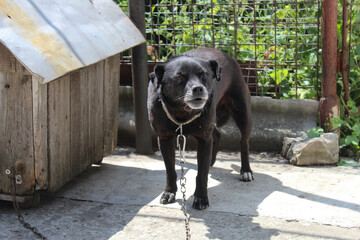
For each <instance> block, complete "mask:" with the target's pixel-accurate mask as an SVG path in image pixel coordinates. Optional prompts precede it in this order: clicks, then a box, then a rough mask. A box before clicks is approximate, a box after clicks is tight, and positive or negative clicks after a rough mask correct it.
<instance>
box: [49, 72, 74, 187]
mask: <svg viewBox="0 0 360 240" xmlns="http://www.w3.org/2000/svg"><path fill="white" fill-rule="evenodd" d="M48 105H49V106H48V129H49V134H48V143H49V187H48V189H49V191H56V190H58V189H59V188H60V187H62V186H63V185H64V184H65V183H66V182H68V181H69V180H70V179H71V157H70V76H69V75H66V76H64V77H62V78H60V79H58V80H56V81H53V82H51V83H49V84H48Z"/></svg>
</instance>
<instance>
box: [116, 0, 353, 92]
mask: <svg viewBox="0 0 360 240" xmlns="http://www.w3.org/2000/svg"><path fill="white" fill-rule="evenodd" d="M349 1H351V3H350V4H349V7H350V10H351V9H353V8H354V6H356V5H357V4H358V3H357V1H358V0H349ZM118 2H119V5H120V6H122V7H123V9H124V10H125V11H126V8H127V1H126V0H118ZM321 2H322V1H321V0H242V1H240V0H196V1H195V0H145V15H146V16H145V21H146V38H147V45H148V46H147V50H148V55H149V58H148V60H149V64H150V66H153V65H154V64H153V63H156V62H164V61H166V60H167V59H168V58H169V57H171V56H175V55H179V54H182V53H184V52H185V51H188V50H190V49H194V48H199V47H211V48H217V49H221V50H223V51H224V52H226V53H227V54H229V55H230V56H232V57H234V58H235V59H236V60H237V61H238V63H239V65H240V66H241V68H242V70H243V73H244V77H245V80H246V81H247V83H248V86H249V89H250V91H251V94H252V95H258V96H271V97H274V98H313V99H318V98H319V95H320V91H321V87H320V82H321V81H320V77H321V36H320V35H321ZM354 9H355V8H354ZM355 10H356V9H355ZM350 14H352V15H356V14H354V13H351V11H350ZM351 22H354V23H353V25H352V26H353V29H354V27H355V26H356V21H354V20H350V23H351ZM350 28H351V27H350ZM350 42H351V41H350ZM355 45H356V46H358V45H357V44H355ZM355 48H356V47H355ZM349 49H351V48H349ZM353 51H354V50H353ZM126 60H127V58H126V57H125V58H124V59H123V61H124V62H125V61H126ZM349 61H350V60H349ZM150 68H151V67H150Z"/></svg>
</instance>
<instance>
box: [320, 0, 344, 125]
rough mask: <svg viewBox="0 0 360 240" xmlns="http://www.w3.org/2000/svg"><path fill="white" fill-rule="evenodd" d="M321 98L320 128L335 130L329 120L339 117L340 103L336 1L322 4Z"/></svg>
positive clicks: (330, 0) (325, 1)
mask: <svg viewBox="0 0 360 240" xmlns="http://www.w3.org/2000/svg"><path fill="white" fill-rule="evenodd" d="M321 35H322V81H321V90H322V91H321V93H322V97H321V99H320V104H319V112H320V126H321V127H322V128H324V129H325V130H326V131H332V130H335V129H334V128H333V127H332V126H331V122H330V119H331V118H333V117H339V116H340V101H339V97H338V96H337V93H336V72H337V71H336V70H337V61H336V60H337V0H324V1H323V3H322V21H321Z"/></svg>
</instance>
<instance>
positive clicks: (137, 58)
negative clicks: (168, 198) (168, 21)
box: [129, 0, 152, 154]
mask: <svg viewBox="0 0 360 240" xmlns="http://www.w3.org/2000/svg"><path fill="white" fill-rule="evenodd" d="M129 13H130V18H131V19H132V21H133V22H134V24H135V25H136V26H137V28H138V29H139V30H140V31H141V33H142V34H143V35H144V36H145V5H144V1H143V0H131V1H129ZM131 55H132V65H131V68H132V79H133V91H134V106H135V125H136V152H137V153H139V154H152V139H151V128H150V124H149V120H148V116H147V105H146V103H147V86H148V66H147V52H146V44H145V43H144V44H141V45H139V46H136V47H134V48H133V49H131Z"/></svg>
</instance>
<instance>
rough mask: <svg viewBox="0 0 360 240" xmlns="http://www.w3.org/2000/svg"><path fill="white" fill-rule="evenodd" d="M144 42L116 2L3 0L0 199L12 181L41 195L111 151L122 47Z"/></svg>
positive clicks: (20, 190)
mask: <svg viewBox="0 0 360 240" xmlns="http://www.w3.org/2000/svg"><path fill="white" fill-rule="evenodd" d="M144 41H145V40H144V38H143V36H142V34H141V33H140V32H139V31H138V30H137V28H136V27H135V26H134V25H133V23H132V22H131V21H130V20H129V19H128V18H127V17H126V15H125V14H124V13H123V12H122V11H121V9H120V8H119V7H118V6H117V5H116V4H115V3H113V1H112V0H94V1H89V0H78V1H67V0H56V1H55V0H48V1H40V0H33V1H22V0H8V1H2V4H1V6H0V200H11V196H12V180H16V185H15V186H16V195H17V200H18V201H19V202H27V201H30V202H31V201H34V199H35V200H38V195H39V194H38V192H37V191H38V190H46V191H50V192H53V191H56V190H58V189H59V188H60V187H62V186H63V185H64V184H65V183H67V182H68V181H69V180H71V179H72V178H74V176H76V175H77V174H79V173H80V172H82V171H84V170H85V169H86V168H87V167H89V166H91V165H92V164H94V163H100V162H101V161H102V158H103V157H104V156H106V155H108V154H110V153H111V152H112V151H113V150H114V147H115V145H116V140H117V139H116V138H117V116H118V94H119V93H118V91H119V80H120V68H119V67H120V65H119V61H120V58H119V53H120V52H122V51H124V50H126V49H129V48H131V47H133V46H135V45H138V44H140V43H142V42H144ZM11 176H12V177H11Z"/></svg>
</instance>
